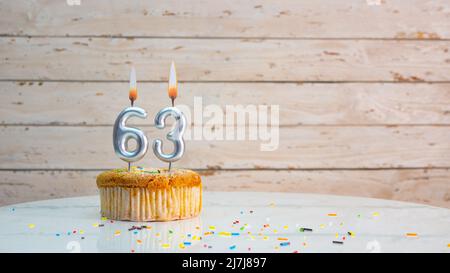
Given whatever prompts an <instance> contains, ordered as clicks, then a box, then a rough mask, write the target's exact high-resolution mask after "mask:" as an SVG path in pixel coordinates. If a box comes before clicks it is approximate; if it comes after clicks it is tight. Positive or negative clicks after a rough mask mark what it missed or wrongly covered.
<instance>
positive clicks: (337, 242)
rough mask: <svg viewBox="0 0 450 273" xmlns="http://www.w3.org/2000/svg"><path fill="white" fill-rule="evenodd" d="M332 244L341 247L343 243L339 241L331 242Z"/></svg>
mask: <svg viewBox="0 0 450 273" xmlns="http://www.w3.org/2000/svg"><path fill="white" fill-rule="evenodd" d="M333 244H338V245H343V244H344V242H341V241H333Z"/></svg>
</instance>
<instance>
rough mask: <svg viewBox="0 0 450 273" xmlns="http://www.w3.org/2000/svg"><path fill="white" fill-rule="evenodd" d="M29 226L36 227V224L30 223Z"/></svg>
mask: <svg viewBox="0 0 450 273" xmlns="http://www.w3.org/2000/svg"><path fill="white" fill-rule="evenodd" d="M28 227H29V228H35V227H36V225H35V224H28Z"/></svg>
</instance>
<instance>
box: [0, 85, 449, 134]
mask: <svg viewBox="0 0 450 273" xmlns="http://www.w3.org/2000/svg"><path fill="white" fill-rule="evenodd" d="M127 88H128V84H127V83H89V82H87V83H86V82H84V83H83V82H0V123H2V124H25V125H33V124H34V125H49V124H53V125H98V124H101V125H112V124H113V123H114V120H115V118H116V115H117V114H118V113H119V112H120V111H121V110H122V109H123V108H124V107H126V106H127V103H128V94H127ZM138 89H139V93H138V94H139V98H138V100H137V102H136V105H138V106H140V107H142V108H144V109H145V110H147V111H148V112H149V113H150V114H151V116H152V117H153V115H154V113H157V112H158V111H159V109H161V108H162V107H164V106H167V104H168V103H169V99H168V98H167V97H166V89H167V84H166V83H141V84H139V86H138ZM179 89H180V90H179V98H177V104H178V105H186V106H188V107H189V108H190V109H191V113H193V106H194V98H195V97H201V99H202V103H203V107H206V106H207V105H211V104H214V105H218V106H220V107H221V108H222V109H224V111H225V106H226V105H238V104H242V105H248V104H255V105H279V106H280V124H281V125H282V126H283V125H299V124H305V125H377V124H388V125H398V124H415V125H417V124H419V125H420V124H423V125H427V124H436V125H444V124H445V125H449V124H450V84H409V83H405V84H361V83H355V84H350V83H349V84H290V83H183V84H180V85H179ZM203 109H204V108H203ZM207 120H208V119H206V118H205V119H204V122H206V121H207ZM192 122H194V120H193V119H192ZM136 123H137V124H147V125H150V124H152V118H149V119H148V120H147V121H145V122H141V121H137V122H136ZM194 124H195V123H194ZM252 124H253V123H252Z"/></svg>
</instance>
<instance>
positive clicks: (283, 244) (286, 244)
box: [280, 242, 291, 246]
mask: <svg viewBox="0 0 450 273" xmlns="http://www.w3.org/2000/svg"><path fill="white" fill-rule="evenodd" d="M290 244H291V243H289V242H282V243H280V246H288V245H290Z"/></svg>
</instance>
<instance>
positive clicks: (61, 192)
mask: <svg viewBox="0 0 450 273" xmlns="http://www.w3.org/2000/svg"><path fill="white" fill-rule="evenodd" d="M99 173H100V171H16V172H12V171H2V172H1V173H0V174H1V178H0V205H7V204H13V203H18V202H25V201H34V200H39V199H51V198H62V197H71V196H82V195H93V194H97V186H96V184H95V177H96V176H97V175H98V174H99ZM200 174H201V175H202V180H203V186H204V189H205V190H208V191H270V192H302V193H320V194H336V195H351V196H364V197H372V198H382V199H393V200H401V201H408V202H417V203H422V204H427V205H434V206H442V207H447V208H450V184H449V183H448V180H449V179H450V172H449V170H448V169H443V170H436V169H435V170H427V169H423V170H420V169H419V170H376V171H370V170H369V171H367V170H365V171H364V170H356V171H200Z"/></svg>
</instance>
